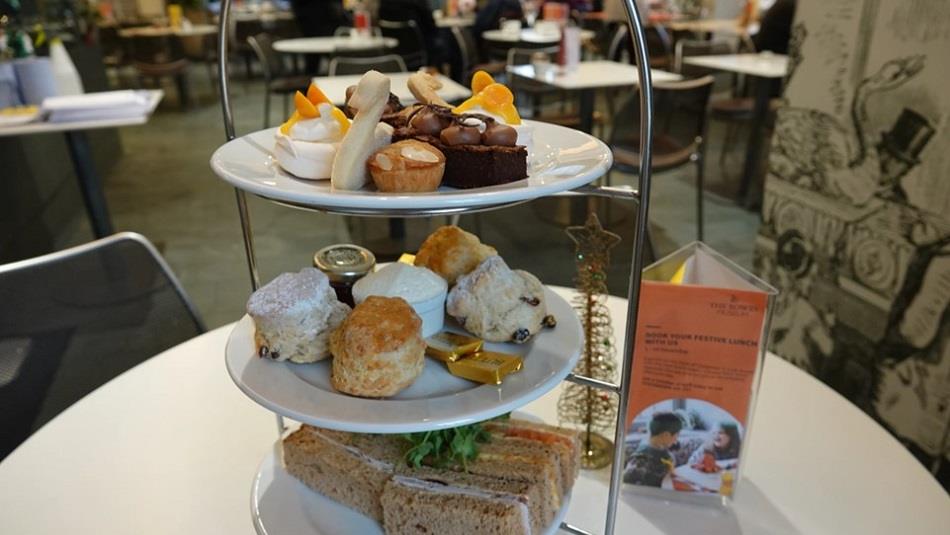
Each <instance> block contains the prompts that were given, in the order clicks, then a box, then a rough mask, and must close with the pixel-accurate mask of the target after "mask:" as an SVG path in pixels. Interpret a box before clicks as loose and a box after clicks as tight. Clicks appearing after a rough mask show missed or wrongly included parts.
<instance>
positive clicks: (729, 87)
mask: <svg viewBox="0 0 950 535" xmlns="http://www.w3.org/2000/svg"><path fill="white" fill-rule="evenodd" d="M735 53H736V46H735V45H734V44H733V43H730V42H728V41H721V40H718V41H717V40H712V41H706V40H691V39H681V40H679V41H677V42H676V46H675V49H674V54H673V70H674V72H677V73H679V74H682V75H683V76H686V77H689V78H699V77H701V76H706V75H713V76H715V77H716V79H717V81H716V85H718V86H720V87H722V86H726V87H725V88H724V89H725V92H726V93H728V94H727V95H725V96H721V97H720V96H716V97H714V98H712V99H711V101H710V103H709V118H710V119H711V120H713V121H719V122H723V123H726V135H725V137H724V139H723V143H722V147H721V148H720V150H719V165H720V167H722V166H723V165H724V164H725V161H726V154H727V153H728V151H729V150H730V149H731V148H732V146H733V144H734V143H735V141H736V136H737V135H738V132H739V126H741V125H742V124H746V123H748V122H749V121H751V120H752V116H753V108H754V106H755V104H754V102H753V99H752V97H748V96H744V95H743V90H742V88H741V87H740V86H739V83H738V75H735V74H726V73H717V71H715V70H713V69H707V68H705V67H700V66H698V65H689V64H687V63H685V62H684V61H683V59H684V58H687V57H690V56H714V55H720V54H735ZM717 74H718V75H717ZM723 78H725V79H727V80H728V82H727V83H723ZM716 89H717V88H716V86H714V87H713V94H714V95H719V94H720V93H723V91H717V90H716Z"/></svg>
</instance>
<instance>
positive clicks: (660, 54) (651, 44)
mask: <svg viewBox="0 0 950 535" xmlns="http://www.w3.org/2000/svg"><path fill="white" fill-rule="evenodd" d="M646 42H647V53H648V55H649V58H650V67H651V68H653V69H669V68H670V66H671V65H672V64H673V39H672V38H671V37H670V34H669V32H667V31H666V29H665V28H664V27H662V26H656V25H654V26H649V27H647V31H646ZM635 57H636V54H634V50H633V38H632V37H631V36H630V29H629V28H628V27H627V25H626V24H620V25H618V26H617V28H616V29H615V30H614V32H613V35H612V36H611V38H610V44H609V45H608V46H607V59H608V60H610V61H616V62H619V63H633V60H634V58H635Z"/></svg>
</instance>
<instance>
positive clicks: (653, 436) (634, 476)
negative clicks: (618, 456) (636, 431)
mask: <svg viewBox="0 0 950 535" xmlns="http://www.w3.org/2000/svg"><path fill="white" fill-rule="evenodd" d="M681 429H683V420H681V419H680V417H679V416H677V415H676V414H675V413H672V412H658V413H655V414H654V415H653V418H652V419H651V420H650V438H649V440H646V441H644V442H642V443H641V444H640V445H639V446H638V447H637V449H636V451H634V452H633V455H631V456H630V459H628V460H627V466H626V468H625V469H624V474H623V482H624V483H633V484H634V485H645V486H647V487H660V486H661V485H662V484H663V479H664V478H665V477H666V476H667V475H669V474H671V473H672V472H673V468H675V467H676V462H675V461H674V460H673V454H671V453H670V447H671V446H673V444H676V441H677V440H678V439H679V434H680V430H681Z"/></svg>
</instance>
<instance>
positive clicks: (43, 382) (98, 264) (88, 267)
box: [0, 232, 205, 459]
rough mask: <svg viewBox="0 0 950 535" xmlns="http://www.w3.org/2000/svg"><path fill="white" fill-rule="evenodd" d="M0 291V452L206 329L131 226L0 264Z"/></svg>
mask: <svg viewBox="0 0 950 535" xmlns="http://www.w3.org/2000/svg"><path fill="white" fill-rule="evenodd" d="M0 299H2V300H3V303H4V307H3V309H2V312H0V407H3V409H2V410H0V426H2V429H3V433H0V459H2V458H4V457H6V456H7V455H8V454H9V453H10V452H11V451H13V449H14V448H16V447H17V446H18V445H19V444H20V443H21V442H23V441H24V440H25V439H26V438H27V437H29V436H30V435H31V434H32V433H33V432H35V431H36V430H37V429H39V428H40V427H42V426H43V425H44V424H45V423H46V422H48V421H49V420H50V419H52V418H53V417H54V416H56V415H57V414H59V413H60V412H62V411H63V410H65V409H66V408H68V407H69V406H70V405H72V404H73V403H75V402H76V401H78V400H79V399H80V398H82V397H83V396H85V395H86V394H88V393H90V392H91V391H93V390H95V389H96V388H98V387H99V386H101V385H102V384H104V383H106V382H108V381H109V380H110V379H112V378H113V377H115V376H117V375H119V374H121V373H123V372H124V371H126V370H128V369H130V368H132V367H134V366H136V365H137V364H139V363H141V362H144V361H145V360H147V359H149V358H150V357H152V356H153V355H155V354H157V353H160V352H162V351H164V350H165V349H168V348H170V347H172V346H174V345H177V344H179V343H181V342H184V341H185V340H188V339H190V338H193V337H195V336H197V335H199V334H201V333H203V332H204V331H205V327H204V324H203V323H202V321H201V318H200V317H199V315H198V311H197V310H196V309H195V307H194V305H192V304H191V302H190V301H189V299H188V297H187V295H185V292H184V290H183V289H182V287H181V284H180V283H179V282H178V280H177V279H176V278H175V276H174V274H172V272H171V270H170V269H169V267H168V265H167V264H166V263H165V261H164V260H163V259H162V257H161V256H160V255H159V254H158V252H157V251H156V250H155V247H154V246H153V245H152V244H151V243H149V242H148V240H146V239H145V238H144V237H143V236H141V235H139V234H134V233H130V232H123V233H119V234H115V235H112V236H109V237H107V238H103V239H101V240H97V241H94V242H92V243H88V244H85V245H81V246H78V247H73V248H72V249H66V250H64V251H60V252H56V253H52V254H48V255H45V256H41V257H37V258H32V259H29V260H23V261H20V262H14V263H12V264H6V265H0ZM155 386H156V388H157V389H162V390H167V392H166V394H167V395H174V385H155Z"/></svg>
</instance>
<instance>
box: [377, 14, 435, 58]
mask: <svg viewBox="0 0 950 535" xmlns="http://www.w3.org/2000/svg"><path fill="white" fill-rule="evenodd" d="M379 28H380V30H381V31H382V32H383V37H392V38H393V39H396V40H397V41H398V42H399V44H398V45H396V48H395V49H390V52H393V53H395V54H399V55H400V56H402V59H403V61H405V62H406V66H407V67H409V69H411V70H413V71H415V70H418V69H420V68H422V67H425V66H426V65H428V64H429V53H428V52H427V51H426V46H425V38H424V37H423V35H422V30H420V29H419V25H418V24H416V21H414V20H399V21H397V20H383V19H380V21H379Z"/></svg>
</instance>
